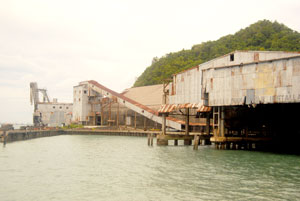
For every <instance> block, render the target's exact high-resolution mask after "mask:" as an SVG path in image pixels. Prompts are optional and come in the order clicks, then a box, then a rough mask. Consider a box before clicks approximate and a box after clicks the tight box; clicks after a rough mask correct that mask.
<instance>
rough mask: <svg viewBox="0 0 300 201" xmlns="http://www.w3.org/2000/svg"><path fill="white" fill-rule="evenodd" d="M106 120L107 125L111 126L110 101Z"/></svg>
mask: <svg viewBox="0 0 300 201" xmlns="http://www.w3.org/2000/svg"><path fill="white" fill-rule="evenodd" d="M108 120H109V121H108V125H109V127H111V103H109V111H108Z"/></svg>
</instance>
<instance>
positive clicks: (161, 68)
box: [134, 20, 300, 87]
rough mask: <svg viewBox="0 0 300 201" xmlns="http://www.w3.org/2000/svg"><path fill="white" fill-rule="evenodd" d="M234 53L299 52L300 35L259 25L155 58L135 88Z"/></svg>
mask: <svg viewBox="0 0 300 201" xmlns="http://www.w3.org/2000/svg"><path fill="white" fill-rule="evenodd" d="M234 50H273V51H274V50H282V51H300V33H298V32H296V31H293V30H292V29H290V28H288V27H286V26H285V25H283V24H279V23H278V22H270V21H268V20H262V21H258V22H257V23H255V24H252V25H250V26H249V27H247V28H245V29H241V30H240V31H238V32H237V33H235V34H234V35H227V36H224V37H222V38H220V39H218V40H216V41H208V42H204V43H201V44H199V45H194V46H193V47H192V49H190V50H181V51H179V52H174V53H169V54H166V55H165V56H163V57H161V58H157V57H155V58H153V60H152V65H151V66H149V67H147V68H146V70H145V71H144V72H143V73H142V75H141V76H139V77H138V79H137V80H136V82H135V83H134V87H137V86H146V85H153V84H159V83H162V81H163V80H164V79H166V78H171V76H172V74H174V73H177V72H180V71H182V70H184V69H187V68H190V67H193V66H196V65H198V64H201V63H203V62H205V61H208V60H211V59H213V58H216V57H218V56H222V55H224V54H227V53H229V52H232V51H234Z"/></svg>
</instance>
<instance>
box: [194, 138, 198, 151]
mask: <svg viewBox="0 0 300 201" xmlns="http://www.w3.org/2000/svg"><path fill="white" fill-rule="evenodd" d="M198 145H199V136H198V135H195V136H194V150H198Z"/></svg>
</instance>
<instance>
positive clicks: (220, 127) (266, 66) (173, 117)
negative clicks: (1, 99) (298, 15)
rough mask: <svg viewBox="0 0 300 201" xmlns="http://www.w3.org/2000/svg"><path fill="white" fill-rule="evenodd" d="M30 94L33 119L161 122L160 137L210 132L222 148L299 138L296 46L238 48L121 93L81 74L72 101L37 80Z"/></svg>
mask: <svg viewBox="0 0 300 201" xmlns="http://www.w3.org/2000/svg"><path fill="white" fill-rule="evenodd" d="M38 92H41V93H42V94H43V95H44V97H43V102H40V101H39V100H38V99H37V97H38V96H37V95H36V94H37V93H38ZM31 94H32V98H31V100H32V101H33V102H34V103H35V113H34V122H35V123H36V124H38V123H41V122H42V124H48V125H58V124H67V123H68V122H71V119H72V122H73V123H78V124H83V125H102V126H108V127H111V128H114V129H116V128H117V129H120V128H121V127H132V128H143V129H145V130H146V129H162V135H161V136H158V144H168V142H167V141H168V140H170V139H174V140H176V139H175V137H173V138H172V137H170V136H168V135H167V133H166V128H168V127H169V128H173V129H176V130H178V131H185V137H182V136H179V135H177V137H178V139H179V138H180V139H184V140H185V141H186V142H185V144H190V141H191V137H190V136H189V132H190V131H194V132H196V133H199V135H205V136H212V137H211V141H212V142H215V144H216V145H217V146H218V147H222V148H225V147H227V148H228V147H230V148H236V146H239V147H243V148H252V147H253V146H252V145H253V144H255V147H256V148H257V147H258V146H259V143H260V142H270V141H271V140H273V141H274V139H275V141H277V142H282V141H283V139H284V140H288V139H290V138H297V140H298V138H300V137H299V136H300V129H299V128H298V126H297V125H298V121H297V118H295V117H294V115H293V113H298V112H300V106H299V105H300V104H299V103H300V53H299V52H281V51H235V52H232V53H229V54H226V55H224V56H221V57H218V58H215V59H213V60H210V61H208V62H206V63H203V64H200V65H198V66H195V67H193V68H190V69H187V70H185V71H182V72H180V73H177V74H175V75H173V77H172V79H171V80H169V81H166V82H165V83H164V84H162V85H153V86H144V87H136V88H130V89H127V90H125V91H124V92H123V93H117V92H115V91H113V90H111V89H109V88H107V87H105V86H103V85H101V84H99V83H98V82H96V81H93V80H89V81H84V82H80V83H79V85H77V86H74V88H73V107H72V104H58V103H57V102H55V101H53V102H50V101H49V99H48V98H47V94H45V91H44V90H42V89H38V88H37V85H36V84H34V83H32V85H31ZM193 135H195V136H196V134H195V133H194V134H193ZM283 135H284V136H285V137H284V138H283V137H282V136H283ZM195 139H196V138H195ZM286 144H287V143H286Z"/></svg>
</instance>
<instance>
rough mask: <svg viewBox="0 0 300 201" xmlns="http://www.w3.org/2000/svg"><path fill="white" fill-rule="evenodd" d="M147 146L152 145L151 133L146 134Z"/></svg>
mask: <svg viewBox="0 0 300 201" xmlns="http://www.w3.org/2000/svg"><path fill="white" fill-rule="evenodd" d="M148 146H153V134H152V133H150V134H148Z"/></svg>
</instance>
